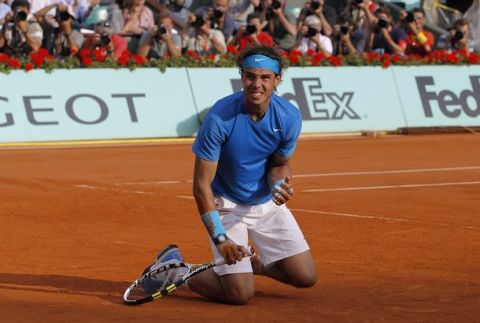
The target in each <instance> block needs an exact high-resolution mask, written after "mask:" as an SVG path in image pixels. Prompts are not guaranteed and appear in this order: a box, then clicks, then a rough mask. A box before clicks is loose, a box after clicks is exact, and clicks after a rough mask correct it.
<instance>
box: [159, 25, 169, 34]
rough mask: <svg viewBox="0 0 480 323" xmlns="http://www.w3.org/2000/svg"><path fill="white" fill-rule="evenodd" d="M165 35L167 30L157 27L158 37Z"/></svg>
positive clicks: (163, 27)
mask: <svg viewBox="0 0 480 323" xmlns="http://www.w3.org/2000/svg"><path fill="white" fill-rule="evenodd" d="M166 33H167V28H165V26H160V27H158V36H161V35H164V34H166Z"/></svg>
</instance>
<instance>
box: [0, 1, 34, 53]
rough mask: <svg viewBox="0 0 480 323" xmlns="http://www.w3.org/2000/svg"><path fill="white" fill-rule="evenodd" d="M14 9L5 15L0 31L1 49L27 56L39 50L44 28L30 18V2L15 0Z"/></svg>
mask: <svg viewBox="0 0 480 323" xmlns="http://www.w3.org/2000/svg"><path fill="white" fill-rule="evenodd" d="M11 7H12V11H11V12H9V13H8V14H7V15H6V16H5V18H4V19H5V20H4V24H3V27H2V30H1V32H0V51H1V52H2V53H5V54H7V55H10V56H27V55H28V54H30V52H32V51H34V52H36V51H38V50H39V49H40V46H41V44H42V39H43V30H42V27H41V26H40V25H39V24H38V22H36V21H34V20H32V19H30V20H29V19H28V18H29V15H30V3H29V2H28V1H27V0H15V1H13V3H12V5H11Z"/></svg>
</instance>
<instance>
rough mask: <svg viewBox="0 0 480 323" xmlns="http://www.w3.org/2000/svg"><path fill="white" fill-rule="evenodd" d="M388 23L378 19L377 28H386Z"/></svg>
mask: <svg viewBox="0 0 480 323" xmlns="http://www.w3.org/2000/svg"><path fill="white" fill-rule="evenodd" d="M387 26H388V22H387V21H386V20H385V19H378V28H386V27H387Z"/></svg>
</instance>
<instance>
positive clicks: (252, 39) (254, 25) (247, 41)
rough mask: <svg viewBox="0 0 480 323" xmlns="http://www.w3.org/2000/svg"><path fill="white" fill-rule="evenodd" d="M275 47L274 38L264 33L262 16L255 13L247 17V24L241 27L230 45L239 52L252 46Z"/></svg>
mask: <svg viewBox="0 0 480 323" xmlns="http://www.w3.org/2000/svg"><path fill="white" fill-rule="evenodd" d="M260 44H263V45H265V46H269V47H273V45H274V43H273V38H272V36H271V35H269V34H267V33H266V32H263V31H262V15H261V14H260V13H258V12H253V13H251V14H249V15H248V17H247V24H246V25H243V26H240V28H239V29H238V31H237V33H236V34H235V36H234V37H233V38H232V40H231V41H230V43H229V45H232V46H235V47H236V48H237V49H238V50H242V49H244V48H246V47H249V46H252V45H260Z"/></svg>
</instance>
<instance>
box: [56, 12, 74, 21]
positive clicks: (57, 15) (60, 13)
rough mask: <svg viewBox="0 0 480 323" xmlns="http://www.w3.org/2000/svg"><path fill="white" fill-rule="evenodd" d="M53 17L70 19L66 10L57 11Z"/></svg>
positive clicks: (58, 19)
mask: <svg viewBox="0 0 480 323" xmlns="http://www.w3.org/2000/svg"><path fill="white" fill-rule="evenodd" d="M55 17H56V20H57V21H67V20H68V19H70V14H69V13H68V12H67V11H57V14H56V16H55Z"/></svg>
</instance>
